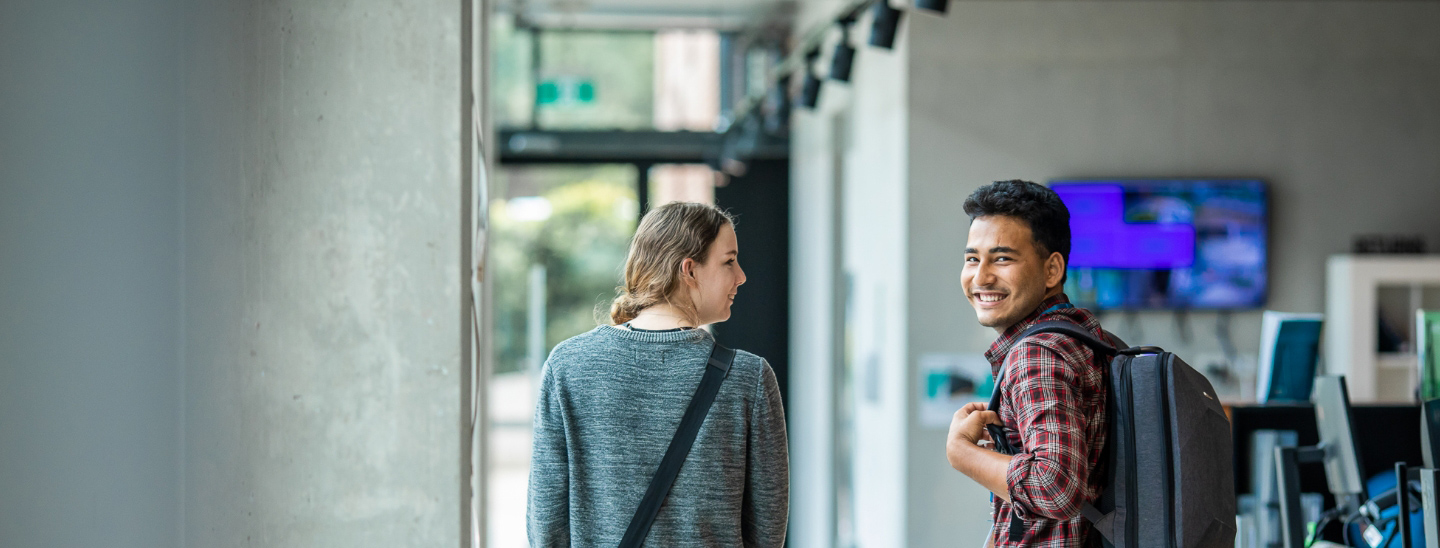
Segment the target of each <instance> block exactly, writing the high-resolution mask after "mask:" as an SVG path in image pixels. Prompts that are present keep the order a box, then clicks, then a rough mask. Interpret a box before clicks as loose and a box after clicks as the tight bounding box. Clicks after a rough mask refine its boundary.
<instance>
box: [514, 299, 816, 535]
mask: <svg viewBox="0 0 1440 548" xmlns="http://www.w3.org/2000/svg"><path fill="white" fill-rule="evenodd" d="M713 340H714V339H712V338H711V336H710V335H709V334H708V333H706V332H705V331H703V330H698V329H692V330H686V331H679V332H637V331H628V330H625V329H622V328H617V327H611V326H601V327H598V328H595V329H594V330H593V331H590V332H588V333H585V334H582V335H578V336H576V337H574V338H571V339H569V340H566V341H565V342H562V343H560V344H559V345H558V346H556V347H555V350H554V351H552V352H551V353H550V359H548V360H546V361H545V368H544V370H543V372H542V373H541V381H540V396H539V401H538V402H537V403H536V406H535V452H534V456H533V457H532V458H531V465H530V494H529V505H528V508H527V512H526V514H527V521H528V529H529V534H530V544H531V545H532V546H536V547H551V546H586V547H588V546H599V547H610V546H616V545H618V544H619V543H620V537H621V536H623V535H624V534H625V528H626V527H627V526H628V525H629V524H630V519H631V517H632V516H634V514H635V509H636V508H638V507H639V505H640V499H641V498H642V497H643V496H644V494H645V489H646V487H647V486H649V484H650V479H651V478H652V477H654V475H655V470H656V469H657V468H659V466H660V458H661V457H663V456H664V455H665V449H666V448H667V447H668V446H669V445H670V439H671V438H672V437H674V435H675V429H676V428H677V427H678V426H679V425H680V416H681V415H682V414H684V412H685V408H686V406H688V405H689V404H690V398H691V397H692V396H694V395H695V388H696V387H697V386H699V384H700V376H701V375H702V374H703V373H704V372H705V361H706V358H708V357H709V355H710V348H711V345H712V342H713ZM788 461H789V456H788V452H787V449H786V437H785V415H784V411H783V410H782V409H781V407H780V390H779V387H778V386H777V385H776V384H775V372H774V371H773V370H771V369H770V365H769V364H768V363H766V362H765V360H763V359H761V358H760V357H759V356H756V355H754V354H750V353H748V352H744V351H737V352H736V356H735V363H734V365H732V366H731V368H730V374H729V376H727V377H726V378H725V382H724V383H723V384H721V385H720V392H719V394H718V395H716V397H715V403H714V404H713V405H712V406H711V407H710V413H709V414H708V415H707V416H706V417H705V422H704V424H703V425H702V426H701V427H700V433H699V435H698V437H696V439H695V445H694V446H693V447H692V448H691V450H690V456H689V458H687V459H686V460H685V464H684V465H683V466H682V467H681V469H680V475H679V477H677V478H676V479H675V485H674V487H673V488H671V490H670V495H669V496H668V497H667V498H666V499H665V502H664V504H663V505H662V506H661V507H660V513H659V515H657V516H656V518H655V524H654V526H653V527H652V528H651V529H650V536H649V537H648V538H647V540H646V542H645V545H646V546H665V547H670V546H676V547H688V546H696V547H699V546H727V547H728V546H774V547H777V548H778V547H780V546H782V545H783V544H784V543H785V526H786V519H787V514H788V512H789V496H790V487H789V485H790V477H789V476H790V472H789V462H788Z"/></svg>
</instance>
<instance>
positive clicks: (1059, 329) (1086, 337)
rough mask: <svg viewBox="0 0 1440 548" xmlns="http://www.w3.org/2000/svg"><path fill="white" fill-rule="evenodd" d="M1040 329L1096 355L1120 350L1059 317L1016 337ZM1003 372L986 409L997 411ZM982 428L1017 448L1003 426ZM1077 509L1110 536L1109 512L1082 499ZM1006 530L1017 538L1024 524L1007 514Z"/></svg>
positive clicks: (1010, 451) (1005, 446)
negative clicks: (1064, 338) (1064, 337)
mask: <svg viewBox="0 0 1440 548" xmlns="http://www.w3.org/2000/svg"><path fill="white" fill-rule="evenodd" d="M1041 333H1058V334H1061V335H1065V336H1067V337H1070V338H1072V339H1075V340H1077V341H1080V343H1081V344H1083V345H1085V346H1087V347H1089V348H1090V349H1091V350H1093V351H1094V352H1095V354H1096V355H1097V356H1114V355H1115V354H1117V353H1119V352H1120V351H1119V350H1118V349H1116V348H1115V346H1114V345H1112V344H1110V342H1108V341H1104V340H1101V339H1099V338H1097V337H1096V336H1095V334H1093V333H1091V332H1090V331H1088V330H1086V329H1085V328H1084V327H1081V326H1080V324H1077V323H1075V322H1067V321H1063V320H1052V321H1047V322H1040V323H1037V324H1035V325H1032V326H1030V327H1029V328H1027V329H1026V330H1025V331H1024V332H1022V333H1020V337H1019V338H1017V339H1016V340H1017V341H1022V340H1025V339H1026V338H1029V337H1031V336H1033V335H1039V334H1041ZM1105 334H1106V336H1107V337H1110V338H1111V339H1112V340H1115V341H1119V338H1118V337H1114V336H1113V335H1110V333H1108V332H1106V333H1105ZM1121 344H1123V343H1121ZM1004 372H1005V371H1004V370H1003V369H1002V370H1001V371H999V372H997V373H996V377H995V388H994V391H993V392H991V394H990V406H989V407H987V409H989V410H991V411H995V412H997V413H998V412H999V409H1000V375H1001V374H1003V373H1004ZM985 428H986V429H987V430H989V432H990V438H991V439H993V440H994V441H995V446H996V450H997V451H999V452H1001V453H1003V454H1006V455H1014V454H1016V453H1018V452H1019V448H1018V447H1013V446H1012V445H1011V444H1010V440H1009V439H1008V438H1007V437H1005V429H1004V427H1002V426H999V425H994V424H987V425H985ZM1080 513H1081V514H1083V515H1084V516H1085V519H1086V520H1088V521H1090V523H1092V524H1094V525H1095V528H1096V530H1098V531H1099V532H1100V535H1101V536H1103V537H1104V538H1105V539H1106V540H1110V537H1111V534H1112V533H1111V531H1112V529H1113V525H1112V522H1113V521H1114V520H1113V516H1111V515H1108V514H1102V513H1100V511H1099V510H1098V509H1096V508H1095V507H1094V506H1092V505H1091V504H1090V503H1085V504H1084V506H1082V507H1081V511H1080ZM1008 533H1009V538H1010V540H1011V541H1019V540H1021V538H1023V536H1024V534H1025V526H1024V524H1023V523H1022V522H1021V521H1020V518H1019V516H1018V515H1016V514H1011V515H1010V527H1009V531H1008Z"/></svg>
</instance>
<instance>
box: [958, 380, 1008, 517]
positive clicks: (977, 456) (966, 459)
mask: <svg viewBox="0 0 1440 548" xmlns="http://www.w3.org/2000/svg"><path fill="white" fill-rule="evenodd" d="M986 407H987V405H986V404H984V403H980V402H975V403H970V404H966V405H965V407H961V408H960V410H959V411H956V412H955V416H954V417H952V418H951V419H950V434H949V436H947V437H946V439H945V458H946V460H949V461H950V466H951V467H952V468H954V469H956V470H959V471H960V473H962V474H965V475H966V476H969V477H970V479H973V480H975V481H977V482H979V483H980V485H983V486H985V488H986V489H989V490H990V491H991V492H992V493H995V495H996V496H998V497H1000V498H1001V499H1004V500H1005V501H1006V502H1009V500H1010V491H1009V488H1008V487H1007V486H1006V485H1005V471H1006V469H1007V468H1008V467H1009V465H1010V457H1009V456H1008V455H1001V454H1000V453H996V452H994V451H991V450H989V449H986V448H984V447H981V446H980V442H981V441H985V442H993V441H994V440H991V439H990V433H989V432H987V431H986V430H985V425H987V424H1004V423H1002V422H1000V416H999V415H998V414H996V413H995V412H994V411H989V410H987V409H986Z"/></svg>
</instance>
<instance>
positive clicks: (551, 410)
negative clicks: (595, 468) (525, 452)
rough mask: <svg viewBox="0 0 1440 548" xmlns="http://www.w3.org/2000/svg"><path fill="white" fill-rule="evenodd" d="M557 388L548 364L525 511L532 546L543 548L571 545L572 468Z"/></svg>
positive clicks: (539, 403)
mask: <svg viewBox="0 0 1440 548" xmlns="http://www.w3.org/2000/svg"><path fill="white" fill-rule="evenodd" d="M557 388H558V387H557V386H556V383H555V375H554V371H553V370H552V369H551V367H550V365H549V364H546V366H545V368H544V371H542V372H541V374H540V394H539V397H538V398H537V400H536V403H535V422H534V428H535V445H534V451H533V453H532V456H531V461H530V488H529V489H528V492H529V498H528V500H527V504H526V511H525V514H526V522H527V523H526V529H527V533H528V534H529V537H530V545H531V546H535V547H542V548H549V547H556V546H567V547H568V546H570V469H569V458H568V455H567V451H566V448H565V424H564V420H565V418H564V414H563V409H564V402H563V401H562V399H561V394H560V393H559V390H558V389H557Z"/></svg>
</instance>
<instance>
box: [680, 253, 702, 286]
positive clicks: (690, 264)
mask: <svg viewBox="0 0 1440 548" xmlns="http://www.w3.org/2000/svg"><path fill="white" fill-rule="evenodd" d="M680 279H681V280H683V281H684V282H685V285H687V286H690V287H699V281H698V280H696V279H695V259H691V258H689V257H686V258H684V259H683V260H681V261H680Z"/></svg>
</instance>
